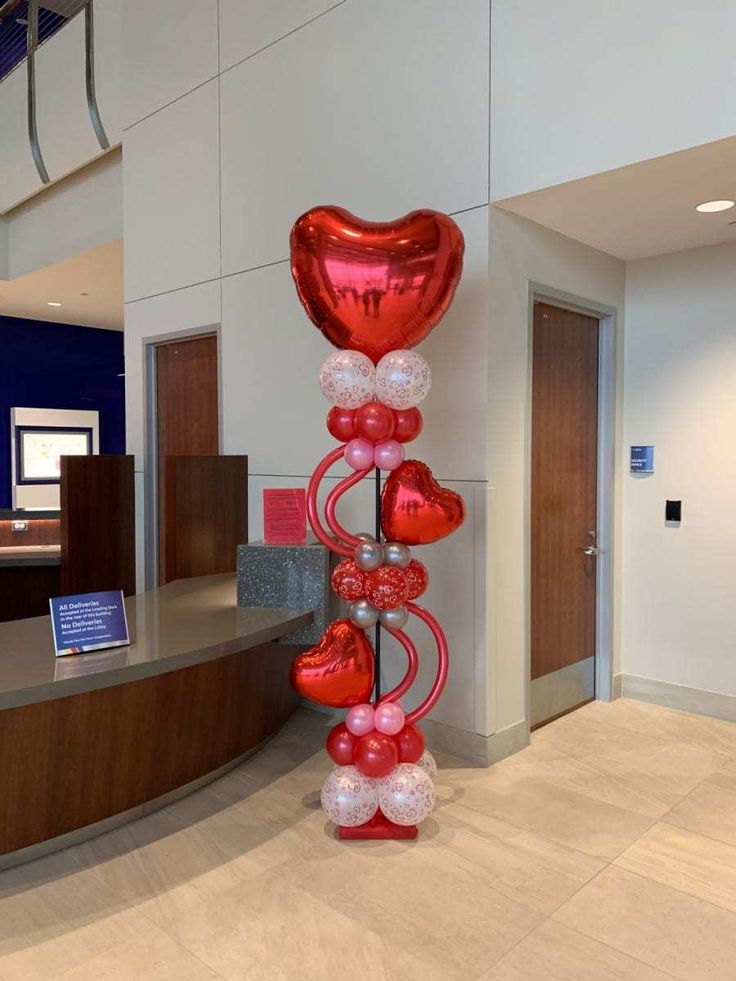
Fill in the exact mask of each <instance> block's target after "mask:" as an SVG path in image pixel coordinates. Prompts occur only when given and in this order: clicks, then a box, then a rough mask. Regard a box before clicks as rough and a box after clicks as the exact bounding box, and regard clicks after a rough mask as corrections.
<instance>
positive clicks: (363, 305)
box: [291, 206, 465, 362]
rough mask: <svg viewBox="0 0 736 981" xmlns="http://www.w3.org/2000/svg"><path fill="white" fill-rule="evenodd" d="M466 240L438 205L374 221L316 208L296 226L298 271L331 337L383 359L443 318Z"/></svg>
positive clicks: (316, 318)
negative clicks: (382, 220) (386, 220)
mask: <svg viewBox="0 0 736 981" xmlns="http://www.w3.org/2000/svg"><path fill="white" fill-rule="evenodd" d="M464 247H465V246H464V242H463V236H462V232H461V231H460V229H459V228H458V227H457V225H456V224H455V222H454V221H453V220H452V218H448V216H447V215H443V214H440V213H439V212H437V211H429V210H425V211H412V212H411V214H408V215H405V216H404V217H403V218H399V219H397V220H396V221H391V222H372V221H362V220H361V219H360V218H356V217H355V215H351V214H350V212H349V211H345V210H344V209H343V208H336V207H331V206H328V207H321V208H313V209H312V210H311V211H308V212H306V214H303V215H302V216H301V218H299V219H298V220H297V221H296V223H295V225H294V227H293V229H292V231H291V273H292V276H293V277H294V282H295V284H296V289H297V293H298V294H299V299H300V300H301V301H302V304H303V306H304V309H305V310H306V311H307V314H308V315H309V317H310V319H311V320H312V322H313V323H315V324H316V325H317V327H319V329H320V330H321V331H322V333H323V334H324V335H325V337H326V338H327V340H328V341H330V342H331V343H332V344H334V345H335V347H340V348H351V349H352V350H354V351H362V352H363V353H364V354H367V355H368V357H369V358H372V359H373V361H376V362H377V361H378V360H379V359H380V358H382V357H383V355H384V354H388V352H389V351H395V350H396V349H397V348H407V347H414V345H415V344H418V343H419V342H420V341H422V340H424V338H425V337H426V336H427V334H429V332H430V331H431V330H432V328H433V327H434V326H435V325H436V324H437V323H439V321H440V319H441V318H442V316H443V315H444V314H445V312H446V311H447V308H448V307H449V306H450V303H451V302H452V298H453V296H454V293H455V287H456V286H457V283H458V280H459V279H460V274H461V272H462V267H463V251H464Z"/></svg>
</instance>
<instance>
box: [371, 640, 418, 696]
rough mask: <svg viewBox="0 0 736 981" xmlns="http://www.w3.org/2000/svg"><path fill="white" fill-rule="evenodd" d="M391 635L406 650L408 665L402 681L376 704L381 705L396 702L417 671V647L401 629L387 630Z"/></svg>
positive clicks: (408, 686)
mask: <svg viewBox="0 0 736 981" xmlns="http://www.w3.org/2000/svg"><path fill="white" fill-rule="evenodd" d="M388 632H389V633H390V634H391V636H392V637H395V638H396V639H397V640H398V642H399V643H400V644H402V645H403V647H404V650H405V651H406V654H407V657H408V658H409V667H408V669H407V672H406V674H405V675H404V678H403V680H402V681H400V682H399V684H398V685H397V686H396V687H395V688H393V689H392V690H391V691H390V692H387V694H385V695H382V696H381V698H380V700H379V702H378V704H379V705H382V704H383V703H384V702H398V700H399V699H400V698H401V696H402V695H405V694H406V693H407V692H408V691H409V689H410V688H411V686H412V685H413V684H414V681H415V679H416V676H417V672H418V671H419V655H418V654H417V649H416V647H415V646H414V643H413V641H412V640H411V638H410V637H407V635H406V634H405V633H404V631H403V630H389V631H388Z"/></svg>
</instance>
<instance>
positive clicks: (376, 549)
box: [355, 542, 383, 572]
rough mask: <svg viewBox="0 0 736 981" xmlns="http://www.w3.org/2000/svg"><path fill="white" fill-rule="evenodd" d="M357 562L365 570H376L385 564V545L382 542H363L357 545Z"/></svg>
mask: <svg viewBox="0 0 736 981" xmlns="http://www.w3.org/2000/svg"><path fill="white" fill-rule="evenodd" d="M355 564H356V565H357V567H358V568H359V569H362V570H363V572H375V571H376V569H380V568H381V566H382V565H383V545H381V544H380V542H361V543H360V545H356V547H355Z"/></svg>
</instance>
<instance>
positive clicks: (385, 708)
mask: <svg viewBox="0 0 736 981" xmlns="http://www.w3.org/2000/svg"><path fill="white" fill-rule="evenodd" d="M350 711H351V712H352V711H353V710H352V709H351V710H350ZM373 725H374V726H375V727H376V729H378V731H379V732H383V733H385V735H387V736H395V735H396V734H397V733H399V732H401V730H402V729H403V728H404V710H403V709H402V707H401V706H400V705H397V704H396V702H384V703H383V704H382V705H379V706H378V708H377V709H376V711H375V713H374V719H373ZM348 728H350V727H349V726H348Z"/></svg>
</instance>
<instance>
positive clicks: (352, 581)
mask: <svg viewBox="0 0 736 981" xmlns="http://www.w3.org/2000/svg"><path fill="white" fill-rule="evenodd" d="M332 588H333V589H334V590H335V592H336V593H337V595H338V596H339V597H340V598H341V599H344V600H347V601H348V602H349V603H352V601H353V600H357V599H360V598H361V596H365V573H364V572H363V570H362V569H359V568H358V566H357V565H356V564H355V562H353V560H352V559H346V560H345V561H344V562H340V563H338V564H337V565H336V566H335V569H334V571H333V573H332Z"/></svg>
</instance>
